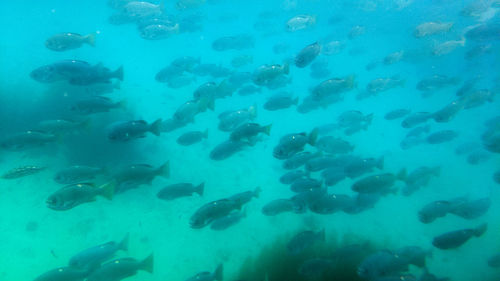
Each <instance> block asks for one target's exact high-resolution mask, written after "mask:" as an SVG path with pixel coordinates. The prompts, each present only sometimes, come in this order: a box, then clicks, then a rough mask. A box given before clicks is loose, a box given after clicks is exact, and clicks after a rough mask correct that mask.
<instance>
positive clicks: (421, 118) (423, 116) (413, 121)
mask: <svg viewBox="0 0 500 281" xmlns="http://www.w3.org/2000/svg"><path fill="white" fill-rule="evenodd" d="M432 117H433V114H432V113H430V112H415V113H412V114H410V115H408V116H407V117H406V118H405V119H403V121H402V122H401V126H402V127H403V128H405V129H409V128H413V127H415V126H417V125H418V124H422V123H425V122H427V120H429V119H431V118H432Z"/></svg>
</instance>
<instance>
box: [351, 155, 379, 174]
mask: <svg viewBox="0 0 500 281" xmlns="http://www.w3.org/2000/svg"><path fill="white" fill-rule="evenodd" d="M374 168H377V169H379V170H383V169H384V156H381V157H379V158H356V157H353V158H352V159H351V160H350V161H349V162H348V163H347V164H346V165H345V166H344V174H345V175H346V176H347V177H349V178H351V179H352V178H356V177H359V176H361V175H363V174H366V173H369V172H371V171H373V169H374Z"/></svg>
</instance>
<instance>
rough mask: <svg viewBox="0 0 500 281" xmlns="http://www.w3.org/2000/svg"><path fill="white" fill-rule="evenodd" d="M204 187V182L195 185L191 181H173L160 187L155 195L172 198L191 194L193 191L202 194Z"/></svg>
mask: <svg viewBox="0 0 500 281" xmlns="http://www.w3.org/2000/svg"><path fill="white" fill-rule="evenodd" d="M204 189H205V183H204V182H202V183H200V184H199V185H197V186H195V185H193V184H192V183H175V184H171V185H167V186H165V187H164V188H162V189H161V190H160V191H159V192H158V193H157V194H156V197H158V198H160V199H163V200H173V199H177V198H181V197H187V196H192V195H193V194H194V193H198V195H200V196H203V191H204Z"/></svg>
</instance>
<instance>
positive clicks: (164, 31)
mask: <svg viewBox="0 0 500 281" xmlns="http://www.w3.org/2000/svg"><path fill="white" fill-rule="evenodd" d="M179 32H180V31H179V23H169V24H150V25H147V26H145V27H142V28H141V29H140V30H139V35H140V36H141V37H142V38H143V39H146V40H162V39H166V38H169V37H170V36H171V35H172V34H177V33H179Z"/></svg>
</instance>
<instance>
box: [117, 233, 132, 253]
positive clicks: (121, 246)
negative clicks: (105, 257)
mask: <svg viewBox="0 0 500 281" xmlns="http://www.w3.org/2000/svg"><path fill="white" fill-rule="evenodd" d="M129 236H130V233H127V234H125V237H123V239H122V241H121V242H120V244H119V245H118V249H120V250H123V251H128V240H129Z"/></svg>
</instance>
